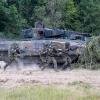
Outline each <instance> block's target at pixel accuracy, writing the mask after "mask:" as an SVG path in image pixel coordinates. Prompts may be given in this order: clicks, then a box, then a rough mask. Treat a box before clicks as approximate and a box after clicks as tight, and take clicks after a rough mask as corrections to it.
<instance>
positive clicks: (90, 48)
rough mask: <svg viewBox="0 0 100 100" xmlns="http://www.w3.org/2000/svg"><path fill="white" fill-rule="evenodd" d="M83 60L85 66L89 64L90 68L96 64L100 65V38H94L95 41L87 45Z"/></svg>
mask: <svg viewBox="0 0 100 100" xmlns="http://www.w3.org/2000/svg"><path fill="white" fill-rule="evenodd" d="M81 60H82V62H83V63H84V64H87V66H88V67H89V68H91V67H92V65H94V64H97V63H100V36H98V37H93V39H92V40H91V41H90V42H89V43H88V44H87V47H86V49H85V52H84V54H83V57H82V58H81ZM89 65H90V66H89ZM95 67H96V65H95ZM99 67H100V66H99Z"/></svg>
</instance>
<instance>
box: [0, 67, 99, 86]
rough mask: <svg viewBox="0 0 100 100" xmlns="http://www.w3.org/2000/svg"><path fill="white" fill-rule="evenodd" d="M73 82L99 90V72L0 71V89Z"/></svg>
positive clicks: (30, 69) (31, 69) (28, 69)
mask: <svg viewBox="0 0 100 100" xmlns="http://www.w3.org/2000/svg"><path fill="white" fill-rule="evenodd" d="M73 82H84V83H87V84H90V85H91V86H94V87H99V88H100V70H99V71H88V70H79V69H78V70H71V71H59V72H55V71H53V70H51V69H50V70H49V69H48V70H44V71H40V69H33V68H26V69H24V70H20V71H16V70H14V69H12V70H11V69H8V70H7V71H6V72H3V71H2V70H0V87H7V88H12V87H16V86H20V85H23V84H34V85H62V86H64V85H68V84H70V83H73Z"/></svg>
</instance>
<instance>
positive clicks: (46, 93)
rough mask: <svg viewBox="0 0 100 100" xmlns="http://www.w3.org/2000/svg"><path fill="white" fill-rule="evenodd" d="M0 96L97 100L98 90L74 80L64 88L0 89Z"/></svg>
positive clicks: (22, 99) (7, 99)
mask: <svg viewBox="0 0 100 100" xmlns="http://www.w3.org/2000/svg"><path fill="white" fill-rule="evenodd" d="M74 84H75V85H74ZM0 98H1V100H99V99H100V91H99V89H95V90H94V89H93V88H91V87H90V86H89V85H87V84H85V83H80V82H75V83H72V84H70V85H69V86H68V87H65V89H61V88H56V87H54V86H46V87H45V86H26V87H25V86H23V87H20V88H15V89H0Z"/></svg>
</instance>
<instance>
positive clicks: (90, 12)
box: [79, 0, 100, 35]
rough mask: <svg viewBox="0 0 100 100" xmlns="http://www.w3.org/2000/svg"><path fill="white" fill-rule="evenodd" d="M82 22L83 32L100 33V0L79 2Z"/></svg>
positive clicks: (82, 0)
mask: <svg viewBox="0 0 100 100" xmlns="http://www.w3.org/2000/svg"><path fill="white" fill-rule="evenodd" d="M79 9H80V22H81V25H82V26H81V29H82V31H83V32H88V33H93V34H95V35H97V34H98V35H99V32H100V1H99V0H81V2H80V4H79Z"/></svg>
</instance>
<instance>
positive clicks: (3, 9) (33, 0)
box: [0, 0, 100, 35]
mask: <svg viewBox="0 0 100 100" xmlns="http://www.w3.org/2000/svg"><path fill="white" fill-rule="evenodd" d="M99 16H100V0H0V32H4V33H6V34H7V35H9V34H13V35H18V34H19V33H20V29H22V27H27V26H32V27H34V23H35V22H36V21H38V20H41V21H43V22H44V24H45V25H46V26H47V27H49V28H63V29H68V30H74V31H79V32H87V33H91V34H93V35H99V34H100V33H99V32H100V17H99Z"/></svg>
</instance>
